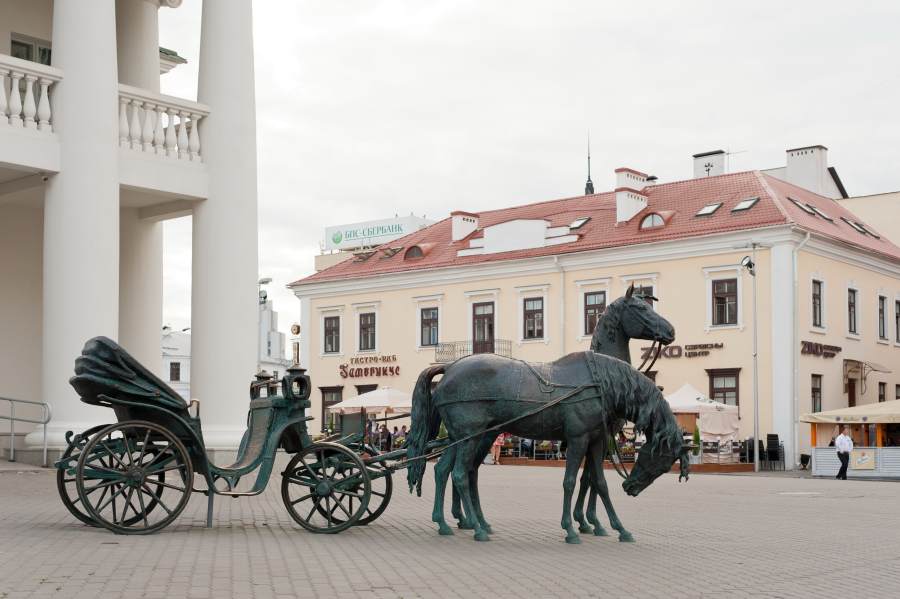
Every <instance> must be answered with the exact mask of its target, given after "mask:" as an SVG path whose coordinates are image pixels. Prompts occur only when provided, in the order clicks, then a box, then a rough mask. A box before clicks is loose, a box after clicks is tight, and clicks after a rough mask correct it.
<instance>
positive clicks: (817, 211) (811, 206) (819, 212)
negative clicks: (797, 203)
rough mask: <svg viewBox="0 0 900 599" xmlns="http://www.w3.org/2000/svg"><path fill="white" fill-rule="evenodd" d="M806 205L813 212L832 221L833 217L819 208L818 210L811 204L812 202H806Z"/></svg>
mask: <svg viewBox="0 0 900 599" xmlns="http://www.w3.org/2000/svg"><path fill="white" fill-rule="evenodd" d="M807 206H808V207H809V208H810V209H812V211H813V212H815V213H816V214H818V215H819V216H821V217H822V218H824V219H825V220H827V221H829V222H834V219H833V218H831V217H830V216H828V215H827V214H825V213H824V212H822V211H821V210H819V209H818V208H816V207H815V206H813V205H812V204H807Z"/></svg>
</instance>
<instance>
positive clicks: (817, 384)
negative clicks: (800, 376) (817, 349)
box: [810, 374, 822, 412]
mask: <svg viewBox="0 0 900 599" xmlns="http://www.w3.org/2000/svg"><path fill="white" fill-rule="evenodd" d="M810 395H811V396H812V411H813V412H821V411H822V375H821V374H814V375H812V380H811V382H810Z"/></svg>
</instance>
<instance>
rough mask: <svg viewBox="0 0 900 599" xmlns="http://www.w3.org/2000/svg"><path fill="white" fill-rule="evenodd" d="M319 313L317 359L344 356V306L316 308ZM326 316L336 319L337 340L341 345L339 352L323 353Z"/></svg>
mask: <svg viewBox="0 0 900 599" xmlns="http://www.w3.org/2000/svg"><path fill="white" fill-rule="evenodd" d="M316 310H317V311H318V312H319V357H320V358H339V357H342V356H343V355H344V349H345V347H346V346H345V345H344V331H345V329H344V306H322V307H319V308H316ZM328 316H337V317H338V327H339V332H338V339H339V340H340V344H341V351H339V352H326V351H325V318H326V317H328Z"/></svg>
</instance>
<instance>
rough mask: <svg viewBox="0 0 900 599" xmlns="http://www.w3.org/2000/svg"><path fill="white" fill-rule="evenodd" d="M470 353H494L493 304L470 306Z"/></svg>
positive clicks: (485, 303)
mask: <svg viewBox="0 0 900 599" xmlns="http://www.w3.org/2000/svg"><path fill="white" fill-rule="evenodd" d="M472 353H476V354H492V353H494V302H481V303H478V304H473V305H472Z"/></svg>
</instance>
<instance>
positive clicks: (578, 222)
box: [569, 216, 591, 230]
mask: <svg viewBox="0 0 900 599" xmlns="http://www.w3.org/2000/svg"><path fill="white" fill-rule="evenodd" d="M589 220H591V217H590V216H582V217H581V218H576V219H575V220H573V221H572V224H571V225H569V230H574V229H580V228H581V227H583V226H584V223H586V222H588V221H589Z"/></svg>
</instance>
